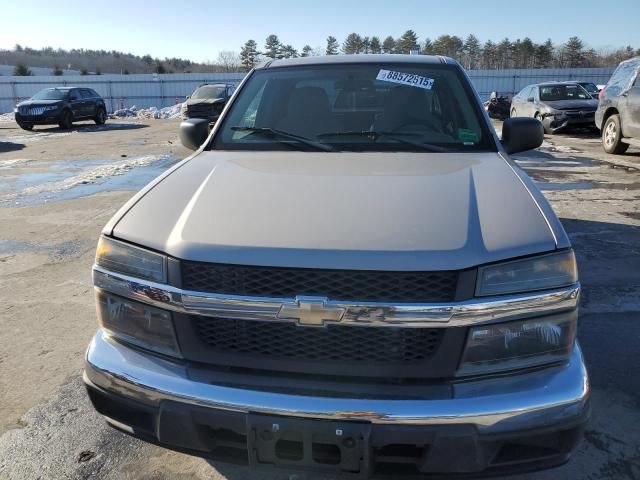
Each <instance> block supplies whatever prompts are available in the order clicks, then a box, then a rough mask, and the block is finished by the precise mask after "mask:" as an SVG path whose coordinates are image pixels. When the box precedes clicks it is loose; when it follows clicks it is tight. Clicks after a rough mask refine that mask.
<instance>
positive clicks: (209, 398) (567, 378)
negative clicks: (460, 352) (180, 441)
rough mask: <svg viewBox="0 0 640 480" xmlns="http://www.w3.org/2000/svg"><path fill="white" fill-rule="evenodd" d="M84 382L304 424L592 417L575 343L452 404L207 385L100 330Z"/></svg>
mask: <svg viewBox="0 0 640 480" xmlns="http://www.w3.org/2000/svg"><path fill="white" fill-rule="evenodd" d="M84 381H85V383H86V385H87V387H89V388H96V389H99V390H101V391H103V392H107V393H109V394H113V395H115V396H118V397H120V398H125V399H128V400H131V401H135V402H138V403H141V404H144V405H147V406H150V407H153V408H159V407H160V406H161V404H162V402H165V401H171V402H176V403H179V404H184V405H188V406H189V405H190V406H193V407H194V408H197V407H207V408H211V409H216V410H222V411H229V412H240V413H244V414H266V415H278V416H286V417H296V418H307V419H309V418H311V419H328V420H339V421H351V420H352V421H358V422H363V421H365V422H370V423H372V424H387V425H389V424H390V425H416V426H417V425H424V426H428V425H434V426H436V425H461V424H465V425H473V426H474V427H475V428H476V429H477V431H478V432H479V433H487V434H493V433H504V432H513V431H526V430H530V429H534V428H545V427H550V428H553V427H554V426H555V425H561V424H568V423H572V422H574V423H576V422H580V421H581V420H584V419H586V417H587V414H588V399H589V381H588V377H587V371H586V368H585V365H584V362H583V358H582V352H581V350H580V347H579V346H578V345H577V344H576V345H575V349H574V351H573V354H572V355H571V357H570V359H569V362H568V363H567V364H565V365H559V366H554V367H548V368H546V369H543V370H536V371H532V372H529V373H520V374H511V375H507V376H501V377H495V378H485V379H477V380H469V381H459V382H454V383H453V384H452V392H453V394H452V397H451V398H449V399H445V400H442V399H439V400H400V399H398V400H395V399H393V400H388V399H384V400H383V399H368V398H365V399H361V398H330V397H312V396H302V395H291V394H282V393H271V392H267V391H257V390H248V389H239V388H231V387H225V386H219V385H215V384H210V383H202V382H199V381H197V380H193V379H192V378H190V375H189V368H188V366H187V365H185V364H182V363H180V362H177V361H170V360H167V359H164V358H160V357H158V356H156V355H152V354H147V353H143V352H142V351H140V350H137V349H134V348H131V347H128V346H125V345H123V344H122V343H119V342H118V341H116V340H114V339H112V338H110V337H109V336H108V335H107V334H106V333H105V332H103V331H102V330H99V331H98V333H97V334H96V336H95V337H94V338H93V340H92V342H91V344H90V346H89V349H88V351H87V358H86V368H85V371H84ZM119 426H120V427H121V428H122V427H123V426H122V425H119ZM125 427H126V426H125Z"/></svg>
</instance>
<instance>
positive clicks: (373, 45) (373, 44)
mask: <svg viewBox="0 0 640 480" xmlns="http://www.w3.org/2000/svg"><path fill="white" fill-rule="evenodd" d="M369 52H371V53H382V44H381V43H380V39H379V38H378V37H371V40H370V41H369Z"/></svg>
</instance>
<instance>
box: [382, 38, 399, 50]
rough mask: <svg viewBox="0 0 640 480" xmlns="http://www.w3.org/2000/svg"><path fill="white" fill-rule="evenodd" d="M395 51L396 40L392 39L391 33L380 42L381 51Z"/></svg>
mask: <svg viewBox="0 0 640 480" xmlns="http://www.w3.org/2000/svg"><path fill="white" fill-rule="evenodd" d="M395 52H396V41H395V40H394V39H393V37H392V36H391V35H389V36H388V37H387V38H385V39H384V41H383V42H382V53H395Z"/></svg>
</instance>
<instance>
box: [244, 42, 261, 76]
mask: <svg viewBox="0 0 640 480" xmlns="http://www.w3.org/2000/svg"><path fill="white" fill-rule="evenodd" d="M258 55H260V52H258V44H257V43H256V41H255V40H247V41H246V42H245V44H244V45H243V46H242V48H241V49H240V63H242V67H243V68H244V69H245V70H246V71H247V72H248V71H249V70H251V69H252V68H253V67H255V66H256V63H258Z"/></svg>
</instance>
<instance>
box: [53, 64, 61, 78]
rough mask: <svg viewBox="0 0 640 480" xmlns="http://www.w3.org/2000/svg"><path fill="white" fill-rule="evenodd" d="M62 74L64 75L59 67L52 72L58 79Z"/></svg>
mask: <svg viewBox="0 0 640 480" xmlns="http://www.w3.org/2000/svg"><path fill="white" fill-rule="evenodd" d="M62 74H63V72H62V69H61V68H60V67H59V66H57V65H56V66H55V67H53V70H51V75H55V76H56V77H59V76H61V75H62Z"/></svg>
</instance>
